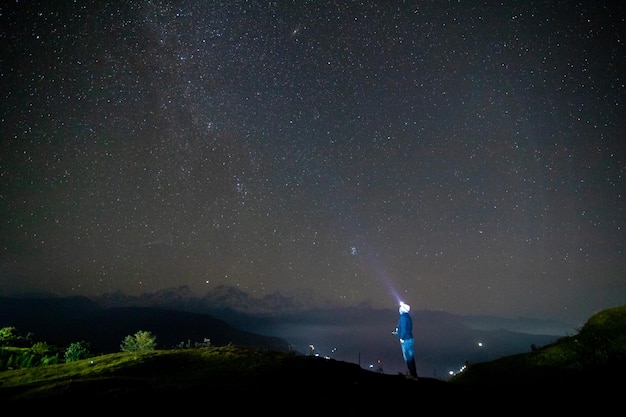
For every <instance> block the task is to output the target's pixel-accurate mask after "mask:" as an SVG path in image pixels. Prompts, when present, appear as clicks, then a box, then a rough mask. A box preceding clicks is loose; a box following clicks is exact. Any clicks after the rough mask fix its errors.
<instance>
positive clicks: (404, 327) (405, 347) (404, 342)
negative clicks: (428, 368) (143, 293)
mask: <svg viewBox="0 0 626 417" xmlns="http://www.w3.org/2000/svg"><path fill="white" fill-rule="evenodd" d="M409 311H411V306H410V305H408V304H406V303H404V302H402V301H400V309H399V312H400V318H399V319H398V327H397V328H396V331H395V332H394V333H396V334H397V335H398V338H399V339H400V347H401V348H402V357H403V358H404V361H405V362H406V366H407V368H408V369H409V374H410V375H411V376H412V377H413V378H417V369H416V367H415V357H414V356H413V320H412V319H411V316H410V315H409Z"/></svg>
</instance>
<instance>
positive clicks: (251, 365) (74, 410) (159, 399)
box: [0, 347, 621, 416]
mask: <svg viewBox="0 0 626 417" xmlns="http://www.w3.org/2000/svg"><path fill="white" fill-rule="evenodd" d="M129 355H130V356H129ZM37 373H41V375H40V376H37V375H36V374H37ZM572 377H574V375H572ZM21 379H23V380H24V381H25V382H24V383H21V382H20V381H21ZM26 381H28V382H26ZM597 382H598V381H582V380H581V381H576V380H575V378H570V377H569V376H566V377H564V378H560V379H559V378H557V379H554V378H552V379H551V380H546V381H541V379H539V380H537V381H532V382H530V383H525V384H524V385H523V386H515V385H511V384H510V383H502V384H500V383H498V380H497V379H495V380H493V381H490V382H489V383H486V384H485V383H481V384H463V383H451V382H446V381H442V380H437V379H432V378H419V379H418V380H414V379H409V378H407V377H406V376H404V375H388V374H382V373H376V372H373V371H370V370H365V369H363V368H361V367H359V366H358V365H356V364H352V363H346V362H341V361H335V360H332V359H331V360H328V359H324V358H320V357H311V356H297V355H290V354H283V353H272V352H261V353H260V352H256V351H250V350H247V349H239V348H232V347H229V348H223V349H222V348H218V349H190V350H181V351H177V352H172V351H169V352H153V353H148V354H145V355H136V356H135V357H133V355H132V354H128V353H126V354H122V353H120V354H112V355H105V356H103V357H96V358H93V363H91V362H90V361H79V362H78V363H71V364H61V365H53V366H49V367H44V368H41V369H31V370H10V371H3V372H0V405H5V406H6V407H3V409H5V410H9V409H12V410H16V411H20V412H22V413H25V412H29V411H35V412H45V413H47V414H48V413H63V414H64V415H81V416H94V415H102V416H105V415H106V416H114V415H129V414H141V415H148V414H152V415H164V414H182V413H184V414H189V413H194V414H195V413H201V414H208V415H237V416H238V415H248V414H250V413H263V414H269V415H281V416H282V415H289V416H320V415H338V416H353V415H354V416H357V415H358V416H361V415H385V416H386V415H390V416H392V415H396V414H401V415H407V414H408V415H418V414H421V413H425V412H429V413H437V414H439V413H441V414H446V415H447V414H456V413H465V412H470V411H471V412H482V413H486V414H488V415H495V414H497V415H502V414H507V413H509V412H515V413H516V414H518V413H521V412H529V413H546V412H554V413H563V412H569V411H577V410H578V409H579V408H580V407H583V408H584V407H589V406H593V410H594V414H597V413H598V412H599V413H600V414H603V410H604V409H606V410H607V411H608V409H609V405H610V404H611V403H613V401H612V399H611V397H609V395H614V394H611V392H610V391H611V390H610V387H611V386H612V385H607V384H604V383H600V384H598V383H597ZM598 387H604V388H602V389H600V390H598V389H597V388H598ZM605 391H606V392H605ZM617 395H621V394H617ZM615 398H616V399H617V398H620V397H619V396H618V397H615Z"/></svg>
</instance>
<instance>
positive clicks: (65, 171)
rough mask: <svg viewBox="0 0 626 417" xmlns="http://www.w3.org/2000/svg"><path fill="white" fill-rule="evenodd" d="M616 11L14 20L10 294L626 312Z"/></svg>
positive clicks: (329, 7) (428, 4) (193, 9)
mask: <svg viewBox="0 0 626 417" xmlns="http://www.w3.org/2000/svg"><path fill="white" fill-rule="evenodd" d="M625 19H626V3H624V2H617V1H616V2H601V1H523V2H522V1H506V0H505V1H443V0H442V1H200V0H196V1H176V2H167V1H159V0H157V1H119V2H112V1H80V0H78V1H73V2H69V1H46V2H32V1H14V2H11V3H9V4H6V5H3V6H1V7H0V36H1V37H0V45H1V47H2V51H3V52H2V55H1V56H0V88H1V90H0V95H1V98H2V106H1V108H0V123H1V125H0V140H1V142H0V216H1V217H0V293H3V294H13V293H19V292H25V291H43V292H48V293H52V294H55V295H64V296H65V295H86V296H92V295H99V294H104V293H110V292H123V293H126V294H129V295H137V294H142V293H146V292H154V291H158V290H161V289H167V288H172V287H178V286H188V287H189V288H190V289H192V290H193V291H194V292H195V293H197V294H199V295H202V294H203V293H206V292H207V291H209V290H211V289H212V288H215V287H216V286H219V285H228V286H235V287H237V288H239V289H241V290H243V291H245V292H248V293H249V294H251V295H253V296H255V297H263V296H264V295H267V294H272V293H275V292H277V291H280V292H281V293H285V294H289V293H294V294H297V293H301V292H302V291H304V292H308V291H313V292H314V293H315V294H316V296H318V297H319V298H320V299H325V300H331V301H332V302H337V303H343V304H345V305H358V304H362V303H370V304H371V305H373V306H376V307H383V308H385V307H391V308H395V305H397V301H398V300H399V299H403V300H404V301H406V302H408V303H409V304H411V305H412V308H413V309H427V310H443V311H448V312H451V313H459V314H495V315H501V316H529V317H544V318H551V319H559V320H569V321H572V322H580V321H584V320H586V319H587V318H588V317H589V316H590V315H591V314H593V313H594V312H597V311H599V310H602V309H605V308H610V307H614V306H617V305H621V304H623V303H625V302H626V279H625V278H626V276H625V274H626V257H625V256H624V245H625V241H626V239H625V221H626V201H625V192H626V179H625V175H626V109H625V107H626V45H625V44H626V30H625V28H626V24H625V23H626V22H625Z"/></svg>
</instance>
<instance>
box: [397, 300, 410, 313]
mask: <svg viewBox="0 0 626 417" xmlns="http://www.w3.org/2000/svg"><path fill="white" fill-rule="evenodd" d="M399 311H400V314H402V313H408V312H409V311H411V306H410V305H408V304H406V303H405V302H404V301H400V310H399Z"/></svg>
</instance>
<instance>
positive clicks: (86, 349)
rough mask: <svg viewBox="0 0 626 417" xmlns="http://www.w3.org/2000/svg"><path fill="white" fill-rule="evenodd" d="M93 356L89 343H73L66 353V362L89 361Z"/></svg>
mask: <svg viewBox="0 0 626 417" xmlns="http://www.w3.org/2000/svg"><path fill="white" fill-rule="evenodd" d="M90 356H92V355H91V352H90V346H89V343H87V342H85V341H84V340H83V341H80V342H74V343H72V344H71V345H70V346H69V347H68V348H67V350H66V351H65V362H74V361H78V360H81V359H87V358H89V357H90Z"/></svg>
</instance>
